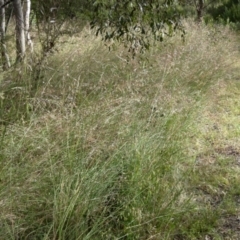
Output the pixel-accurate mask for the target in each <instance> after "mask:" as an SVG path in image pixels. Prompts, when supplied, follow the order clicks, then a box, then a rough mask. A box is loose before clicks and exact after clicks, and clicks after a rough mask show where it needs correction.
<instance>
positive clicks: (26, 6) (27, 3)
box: [23, 0, 33, 52]
mask: <svg viewBox="0 0 240 240" xmlns="http://www.w3.org/2000/svg"><path fill="white" fill-rule="evenodd" d="M30 12H31V0H24V2H23V13H24V32H25V39H26V43H27V45H28V46H29V48H30V51H31V52H33V42H32V40H31V36H30V33H29V23H30Z"/></svg>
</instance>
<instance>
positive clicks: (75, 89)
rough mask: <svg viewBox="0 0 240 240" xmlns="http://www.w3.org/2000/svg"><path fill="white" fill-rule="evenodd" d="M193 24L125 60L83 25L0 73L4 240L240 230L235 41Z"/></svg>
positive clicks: (231, 235)
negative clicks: (22, 63) (39, 54)
mask: <svg viewBox="0 0 240 240" xmlns="http://www.w3.org/2000/svg"><path fill="white" fill-rule="evenodd" d="M192 22H193V21H192V20H189V21H186V22H185V23H184V26H185V28H186V35H185V38H184V41H183V39H182V38H181V36H178V34H177V33H176V35H175V36H174V37H172V38H170V39H168V40H167V41H166V42H165V41H164V42H162V43H157V44H156V45H154V46H153V47H151V48H150V50H149V51H148V52H146V53H143V54H140V55H138V56H137V57H136V58H135V59H130V58H129V55H128V53H127V52H126V49H125V48H124V47H123V46H122V45H121V44H116V45H114V47H113V49H114V50H112V51H110V52H109V51H108V48H107V47H106V46H105V45H104V43H103V42H101V39H99V38H96V37H95V36H94V35H93V34H92V32H91V30H90V29H89V28H88V27H85V28H84V29H83V30H82V31H81V32H79V33H75V34H74V35H72V36H71V37H69V36H67V35H62V36H61V37H60V38H59V40H58V43H57V44H56V47H54V48H53V49H52V51H51V52H48V53H47V54H46V56H44V58H42V59H41V61H39V62H37V61H38V57H37V56H35V55H34V54H33V55H32V56H30V57H29V59H30V60H29V63H26V64H25V67H24V68H22V67H19V66H18V65H17V66H16V67H15V68H11V69H9V70H8V71H6V72H4V73H1V74H0V213H1V214H0V239H13V240H14V239H19V240H20V239H29V240H30V239H45V240H50V239H51V240H53V239H55V240H65V239H68V240H71V239H72V240H76V239H80V240H81V239H84V240H87V239H91V240H94V239H96V240H99V239H105V240H107V239H109V240H112V239H127V240H132V239H133V240H134V239H137V240H140V239H143V240H146V239H149V240H150V239H152V240H154V239H164V240H170V239H174V240H181V239H191V240H193V239H239V237H240V230H239V218H238V216H239V212H240V186H239V182H240V174H239V171H240V138H239V135H240V127H239V116H240V115H239V114H240V112H239V111H240V110H239V109H240V101H239V96H240V81H239V79H240V74H239V68H240V61H239V57H240V54H239V39H238V36H237V34H236V33H234V32H232V31H231V30H230V29H228V28H227V27H221V26H211V27H209V26H208V27H207V26H204V24H203V25H196V24H193V23H192ZM30 62H31V63H30Z"/></svg>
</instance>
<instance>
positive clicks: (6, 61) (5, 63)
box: [0, 0, 11, 70]
mask: <svg viewBox="0 0 240 240" xmlns="http://www.w3.org/2000/svg"><path fill="white" fill-rule="evenodd" d="M3 4H4V0H0V6H3ZM0 14H1V27H0V34H1V55H2V63H3V70H6V69H8V68H10V67H11V64H10V61H9V56H8V54H7V48H6V44H5V31H6V18H5V7H2V8H1V11H0Z"/></svg>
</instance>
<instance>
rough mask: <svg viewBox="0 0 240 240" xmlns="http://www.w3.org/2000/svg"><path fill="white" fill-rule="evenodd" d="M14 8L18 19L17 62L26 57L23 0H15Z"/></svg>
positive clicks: (16, 19)
mask: <svg viewBox="0 0 240 240" xmlns="http://www.w3.org/2000/svg"><path fill="white" fill-rule="evenodd" d="M13 10H14V15H15V21H16V51H17V57H16V62H19V61H22V60H23V59H24V57H25V52H26V45H25V32H24V18H23V11H22V4H21V0H13Z"/></svg>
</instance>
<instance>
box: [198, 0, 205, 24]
mask: <svg viewBox="0 0 240 240" xmlns="http://www.w3.org/2000/svg"><path fill="white" fill-rule="evenodd" d="M203 10H204V0H198V4H197V22H199V23H201V22H202V18H203Z"/></svg>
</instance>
